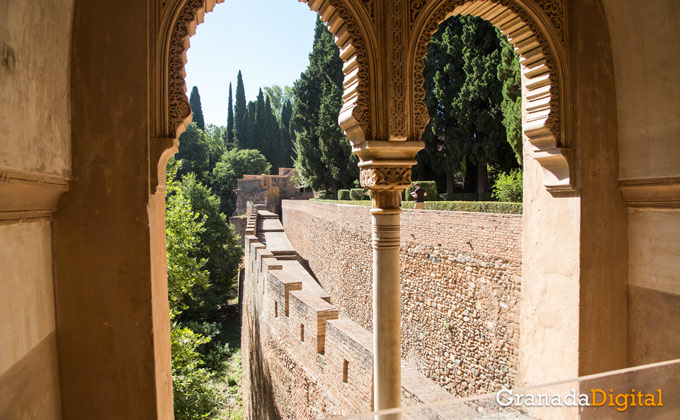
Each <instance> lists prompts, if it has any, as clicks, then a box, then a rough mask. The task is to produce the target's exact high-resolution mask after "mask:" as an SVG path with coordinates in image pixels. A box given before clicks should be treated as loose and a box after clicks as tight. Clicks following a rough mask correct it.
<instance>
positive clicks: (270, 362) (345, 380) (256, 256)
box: [241, 206, 450, 419]
mask: <svg viewBox="0 0 680 420" xmlns="http://www.w3.org/2000/svg"><path fill="white" fill-rule="evenodd" d="M263 207H264V206H256V208H254V209H253V210H252V211H250V212H249V215H248V219H247V225H246V231H245V234H246V236H245V245H244V251H245V260H244V261H245V268H244V271H245V275H244V282H243V300H242V304H243V310H242V323H243V326H242V334H241V340H242V341H241V357H242V363H243V365H242V366H243V393H244V398H243V402H244V412H245V418H247V419H277V418H283V419H317V418H326V417H330V416H338V415H349V414H357V413H362V412H368V411H370V410H371V407H372V383H373V382H372V369H373V354H372V345H371V339H372V337H371V333H370V332H369V331H367V330H366V329H365V328H363V327H361V326H360V325H359V324H358V323H357V322H355V321H353V320H351V319H349V318H348V317H346V316H345V315H344V314H343V313H342V312H341V311H340V310H339V308H338V306H337V305H334V304H332V303H329V300H330V299H329V297H328V293H326V291H325V290H324V289H323V288H321V287H320V286H319V285H318V283H316V281H315V280H314V278H313V277H312V275H311V274H310V273H308V272H307V271H306V269H305V268H304V266H303V265H302V264H300V262H299V261H298V260H297V255H296V253H295V250H294V249H293V248H292V245H290V243H289V242H287V237H286V234H285V233H284V232H282V226H281V225H280V222H279V221H278V218H277V215H275V214H273V213H269V212H267V211H264V210H261V208H263ZM402 394H403V403H404V404H409V405H412V404H423V403H428V402H432V401H436V400H442V399H448V398H450V395H449V394H447V393H446V392H445V391H444V390H443V389H442V388H440V387H439V386H438V385H436V384H435V383H434V382H433V381H431V380H429V379H427V378H425V377H424V376H423V375H421V374H419V373H418V372H417V371H416V370H415V369H408V368H407V369H405V370H404V372H403V380H402ZM431 414H432V415H431V416H429V418H432V419H440V418H444V416H443V415H442V413H438V412H437V411H436V410H433V411H432V413H431Z"/></svg>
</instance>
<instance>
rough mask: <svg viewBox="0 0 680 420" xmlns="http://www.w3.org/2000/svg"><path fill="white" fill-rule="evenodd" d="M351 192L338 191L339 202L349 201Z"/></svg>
mask: <svg viewBox="0 0 680 420" xmlns="http://www.w3.org/2000/svg"><path fill="white" fill-rule="evenodd" d="M349 198H350V195H349V190H338V200H349Z"/></svg>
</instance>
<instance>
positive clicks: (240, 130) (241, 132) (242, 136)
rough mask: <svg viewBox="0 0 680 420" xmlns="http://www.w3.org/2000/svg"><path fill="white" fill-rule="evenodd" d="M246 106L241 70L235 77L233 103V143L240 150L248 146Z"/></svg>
mask: <svg viewBox="0 0 680 420" xmlns="http://www.w3.org/2000/svg"><path fill="white" fill-rule="evenodd" d="M248 125H249V124H248V105H247V103H246V89H245V87H244V86H243V76H242V75H241V70H239V71H238V76H236V101H235V103H234V129H233V133H234V141H235V142H236V144H237V145H238V147H240V148H241V149H247V148H248V147H249V146H250V139H249V132H248V128H249V127H248Z"/></svg>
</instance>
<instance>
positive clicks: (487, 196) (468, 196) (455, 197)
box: [442, 192, 492, 201]
mask: <svg viewBox="0 0 680 420" xmlns="http://www.w3.org/2000/svg"><path fill="white" fill-rule="evenodd" d="M442 195H445V198H446V200H444V201H477V200H479V195H478V194H477V193H453V194H451V197H449V196H448V195H446V194H442ZM491 200H492V196H491V193H490V192H486V193H482V199H481V200H479V201H491Z"/></svg>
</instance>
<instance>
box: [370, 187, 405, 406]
mask: <svg viewBox="0 0 680 420" xmlns="http://www.w3.org/2000/svg"><path fill="white" fill-rule="evenodd" d="M396 194H397V193H396V192H394V191H386V192H374V208H373V209H372V210H371V216H372V224H373V241H372V244H373V337H374V338H373V351H374V362H373V363H374V366H373V375H374V383H375V388H374V396H375V409H376V410H383V409H388V408H396V407H399V406H400V405H401V306H400V305H401V299H400V278H399V272H400V270H399V214H400V213H401V210H400V209H399V202H398V199H395V197H396ZM399 418H400V415H398V414H396V415H389V416H380V419H381V420H383V419H399Z"/></svg>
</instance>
